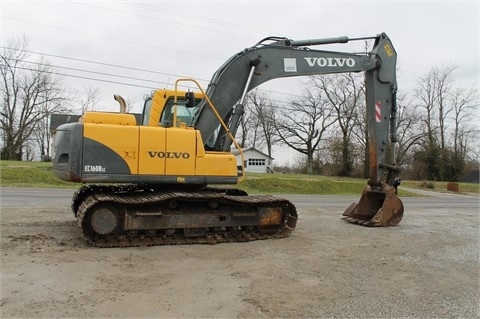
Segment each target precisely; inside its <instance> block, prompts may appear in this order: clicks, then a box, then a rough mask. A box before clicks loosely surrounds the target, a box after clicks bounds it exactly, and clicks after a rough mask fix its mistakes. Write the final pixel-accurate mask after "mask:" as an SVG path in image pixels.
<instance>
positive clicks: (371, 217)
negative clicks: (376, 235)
mask: <svg viewBox="0 0 480 319" xmlns="http://www.w3.org/2000/svg"><path fill="white" fill-rule="evenodd" d="M402 217H403V203H402V201H401V200H400V199H399V198H398V197H397V195H396V192H395V188H393V187H392V186H390V185H388V184H383V185H382V186H381V187H379V188H375V189H372V187H371V186H367V187H366V188H365V190H364V191H363V194H362V197H361V198H360V201H359V202H358V204H355V203H353V204H352V205H350V207H348V208H347V209H346V210H345V212H344V213H343V217H342V219H343V220H345V221H347V222H350V223H353V224H359V225H363V226H381V227H385V226H395V225H397V224H398V223H400V221H401V220H402Z"/></svg>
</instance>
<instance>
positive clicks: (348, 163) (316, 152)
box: [0, 39, 480, 181]
mask: <svg viewBox="0 0 480 319" xmlns="http://www.w3.org/2000/svg"><path fill="white" fill-rule="evenodd" d="M26 48H27V41H26V40H25V39H21V40H18V39H17V40H12V41H10V43H9V44H8V45H7V47H6V48H4V49H3V50H2V52H1V55H0V61H1V63H0V73H1V78H2V83H1V89H0V90H1V98H2V104H1V110H0V111H1V112H0V125H1V127H0V128H1V135H2V136H1V141H2V146H1V159H7V160H31V159H33V157H34V154H41V155H45V156H46V155H49V154H50V132H49V127H48V124H49V118H50V116H51V114H52V113H72V112H73V111H74V110H78V111H81V112H82V113H83V112H84V111H85V110H87V109H90V110H91V109H94V108H95V106H96V103H97V95H98V93H99V92H98V89H94V88H92V87H87V88H84V89H83V92H81V93H78V92H77V93H72V92H71V91H69V90H67V88H65V87H63V85H62V81H61V80H62V78H61V77H60V76H58V75H56V74H55V72H54V68H53V67H52V66H50V64H49V63H48V61H46V60H45V59H43V58H40V60H39V61H38V62H37V63H32V62H29V59H28V51H27V50H26ZM456 69H457V67H456V66H455V65H452V64H441V65H437V66H433V67H432V69H431V70H430V71H429V72H428V73H426V74H425V75H423V76H421V77H420V78H419V79H418V80H417V83H416V89H415V90H414V92H408V94H407V92H402V91H400V92H399V94H398V96H397V100H398V101H397V105H398V113H397V124H396V125H397V132H398V143H396V145H395V146H396V147H395V152H394V154H395V163H396V164H397V165H399V166H400V167H401V168H402V169H403V171H404V172H405V173H404V176H405V174H407V176H408V177H409V178H412V179H429V180H451V181H455V180H458V179H460V178H461V177H462V175H463V174H464V172H465V170H468V169H470V168H471V167H473V168H476V169H478V163H479V159H480V146H479V144H478V139H479V137H480V136H479V135H480V134H479V133H480V132H479V131H478V129H475V128H474V127H473V126H471V123H472V121H473V120H474V117H475V114H477V117H478V113H475V112H478V109H479V103H478V92H477V90H476V88H475V87H473V86H472V87H471V88H464V87H460V86H458V85H457V80H456V78H455V70H456ZM300 84H301V87H302V88H303V92H302V94H301V95H300V96H295V97H292V98H291V99H290V100H288V101H283V102H280V101H278V100H277V99H276V98H277V97H275V96H272V95H271V94H269V93H266V91H261V90H258V89H255V90H253V91H251V92H249V94H248V98H247V101H248V102H247V105H246V111H245V114H244V115H243V117H242V123H241V128H240V129H239V132H238V134H237V138H238V139H239V142H240V144H241V146H242V147H255V148H257V149H259V150H265V152H266V153H267V154H268V155H269V156H270V157H271V155H272V149H273V146H274V145H282V146H284V147H288V148H291V149H292V150H294V151H296V152H297V153H298V154H299V156H297V157H296V160H295V163H294V166H295V167H294V168H295V169H296V170H297V171H300V172H304V173H308V174H327V175H337V176H350V177H368V173H369V172H368V167H369V165H368V161H369V159H368V152H367V140H368V139H367V128H366V126H365V122H366V118H365V116H366V114H365V83H364V77H363V74H361V73H345V74H332V75H322V76H310V77H305V78H303V79H302V80H301V82H300ZM75 101H76V102H75ZM78 111H77V112H78ZM477 120H478V119H477ZM290 169H292V167H290Z"/></svg>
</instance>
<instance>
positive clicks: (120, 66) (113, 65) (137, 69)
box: [0, 45, 208, 81]
mask: <svg viewBox="0 0 480 319" xmlns="http://www.w3.org/2000/svg"><path fill="white" fill-rule="evenodd" d="M0 48H3V49H7V50H15V51H24V52H27V53H32V54H38V55H42V56H48V57H53V58H59V59H65V60H71V61H78V62H85V63H91V64H96V65H102V66H109V67H115V68H121V69H126V70H133V71H140V72H147V73H153V74H161V75H167V76H174V77H180V78H181V77H187V76H183V75H178V74H173V73H165V72H160V71H152V70H146V69H140V68H136V67H130V66H122V65H118V64H111V63H105V62H98V61H92V60H86V59H79V58H72V57H67V56H63V55H56V54H49V53H43V52H37V51H30V50H25V49H17V48H11V47H5V46H1V45H0ZM199 80H200V81H208V80H206V79H199Z"/></svg>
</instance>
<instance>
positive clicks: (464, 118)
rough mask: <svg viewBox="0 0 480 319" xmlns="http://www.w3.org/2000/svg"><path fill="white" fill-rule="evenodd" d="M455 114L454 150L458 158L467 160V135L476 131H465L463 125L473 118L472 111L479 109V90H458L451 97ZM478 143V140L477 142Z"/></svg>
mask: <svg viewBox="0 0 480 319" xmlns="http://www.w3.org/2000/svg"><path fill="white" fill-rule="evenodd" d="M450 102H451V105H452V108H453V112H454V119H453V124H454V129H453V143H454V144H453V149H454V152H455V154H457V155H458V157H460V158H462V159H463V160H465V157H466V148H467V145H466V141H467V138H465V137H466V134H469V132H470V134H474V133H475V131H474V130H465V125H463V123H466V122H468V120H470V119H471V117H472V111H473V110H475V109H478V108H479V101H478V96H477V90H476V89H474V88H471V89H465V88H457V89H456V90H455V91H454V92H453V93H452V94H451V97H450ZM477 141H478V140H477Z"/></svg>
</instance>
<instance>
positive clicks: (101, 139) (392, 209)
mask: <svg viewBox="0 0 480 319" xmlns="http://www.w3.org/2000/svg"><path fill="white" fill-rule="evenodd" d="M365 39H374V46H373V48H372V50H371V51H370V52H366V53H344V52H333V51H322V50H316V49H313V48H312V46H315V45H325V44H333V43H346V42H349V41H353V40H365ZM396 57H397V54H396V52H395V49H394V47H393V45H392V43H391V41H390V39H389V38H388V36H387V35H386V34H385V33H381V34H379V35H377V36H374V37H368V38H356V39H349V38H348V37H337V38H324V39H314V40H291V39H288V38H281V37H269V38H265V39H263V40H262V41H260V42H258V43H257V44H256V45H254V46H252V47H250V48H247V49H245V50H243V51H241V52H239V53H237V54H236V55H234V56H233V57H231V58H230V59H229V60H228V61H227V62H225V63H224V64H223V65H222V66H221V67H220V68H219V69H218V70H217V71H216V72H215V73H214V75H213V77H212V79H211V81H210V83H209V85H208V87H207V89H206V90H205V91H204V90H203V89H202V88H201V86H200V85H199V84H198V82H197V81H195V80H193V79H179V80H177V81H176V83H175V88H174V89H170V90H166V89H163V90H156V91H154V92H152V94H151V95H149V96H148V97H147V98H146V99H145V104H144V109H143V114H142V118H141V121H139V123H137V120H136V118H135V116H134V115H133V114H128V113H126V112H125V108H126V107H125V102H124V101H123V99H122V98H121V97H120V96H115V99H116V100H117V101H118V102H119V103H120V106H121V108H120V112H118V113H117V112H85V113H84V115H83V116H82V117H81V118H80V120H79V121H78V122H75V123H66V124H62V125H60V126H59V127H58V128H57V130H56V134H55V140H54V159H53V164H54V173H55V175H56V176H57V177H58V178H60V179H62V180H65V181H71V182H77V183H84V184H86V185H84V186H82V187H81V188H80V189H79V190H77V191H76V192H75V194H74V197H73V200H72V210H73V213H74V214H75V216H76V218H77V223H78V226H79V227H80V228H81V230H82V232H83V234H84V237H85V238H86V240H87V241H88V242H90V243H91V244H92V245H94V246H97V247H128V246H148V245H168V244H203V243H205V244H214V243H222V242H237V241H250V240H258V239H269V238H282V237H286V236H288V235H289V234H290V233H291V232H292V231H293V230H294V228H295V226H296V223H297V218H298V216H297V212H296V208H295V206H294V205H293V204H292V203H291V202H290V201H288V200H286V199H283V198H278V197H274V196H269V195H255V196H250V195H247V194H246V192H244V191H242V190H239V189H235V188H232V187H230V186H228V184H236V183H237V182H238V181H239V180H242V179H243V178H244V170H243V167H242V166H241V165H240V166H237V161H236V158H235V156H234V155H232V153H231V150H232V144H234V145H235V147H236V148H237V149H238V150H239V151H241V148H240V147H239V145H238V143H237V142H236V141H235V138H234V136H235V133H236V131H237V128H238V126H239V123H240V120H241V117H242V115H243V113H244V102H245V98H246V95H247V93H248V92H249V91H250V90H252V89H253V88H255V87H257V86H259V85H260V84H262V83H264V82H266V81H269V80H271V79H276V78H282V77H293V76H307V75H321V74H331V73H345V72H365V83H366V106H367V108H366V112H367V123H366V126H367V128H368V145H369V146H368V147H369V160H370V178H369V180H368V183H367V184H368V185H367V186H366V187H365V190H364V192H363V194H362V196H361V198H360V201H359V203H358V204H355V203H354V204H352V205H351V206H350V207H349V208H348V209H347V210H346V211H345V212H344V214H343V215H344V216H343V219H345V220H346V221H348V222H351V223H356V224H360V225H365V226H394V225H396V224H398V223H399V222H400V220H401V219H402V215H403V204H402V202H401V200H400V199H399V198H398V197H397V195H396V189H397V186H398V184H399V179H398V171H399V170H398V168H397V166H396V165H395V164H394V163H392V162H390V163H387V162H386V153H387V147H389V146H391V145H392V144H394V142H395V139H396V137H395V136H396V133H395V114H396V104H395V101H396V97H395V94H396V91H397V82H396V75H395V71H396V70H395V67H396ZM185 82H188V84H190V85H191V86H195V87H197V89H195V90H193V91H190V90H189V91H187V92H185V91H183V92H182V91H181V90H179V87H181V86H184V84H186V83H185ZM389 132H390V142H391V143H389V141H388V136H389ZM391 148H392V149H394V147H391ZM393 158H395V157H394V156H393ZM242 163H243V155H242ZM387 172H388V175H387V174H386V173H387ZM385 175H387V176H386V177H385ZM213 184H217V186H216V187H212V186H209V185H213ZM218 185H220V186H218ZM225 185H227V186H225Z"/></svg>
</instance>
